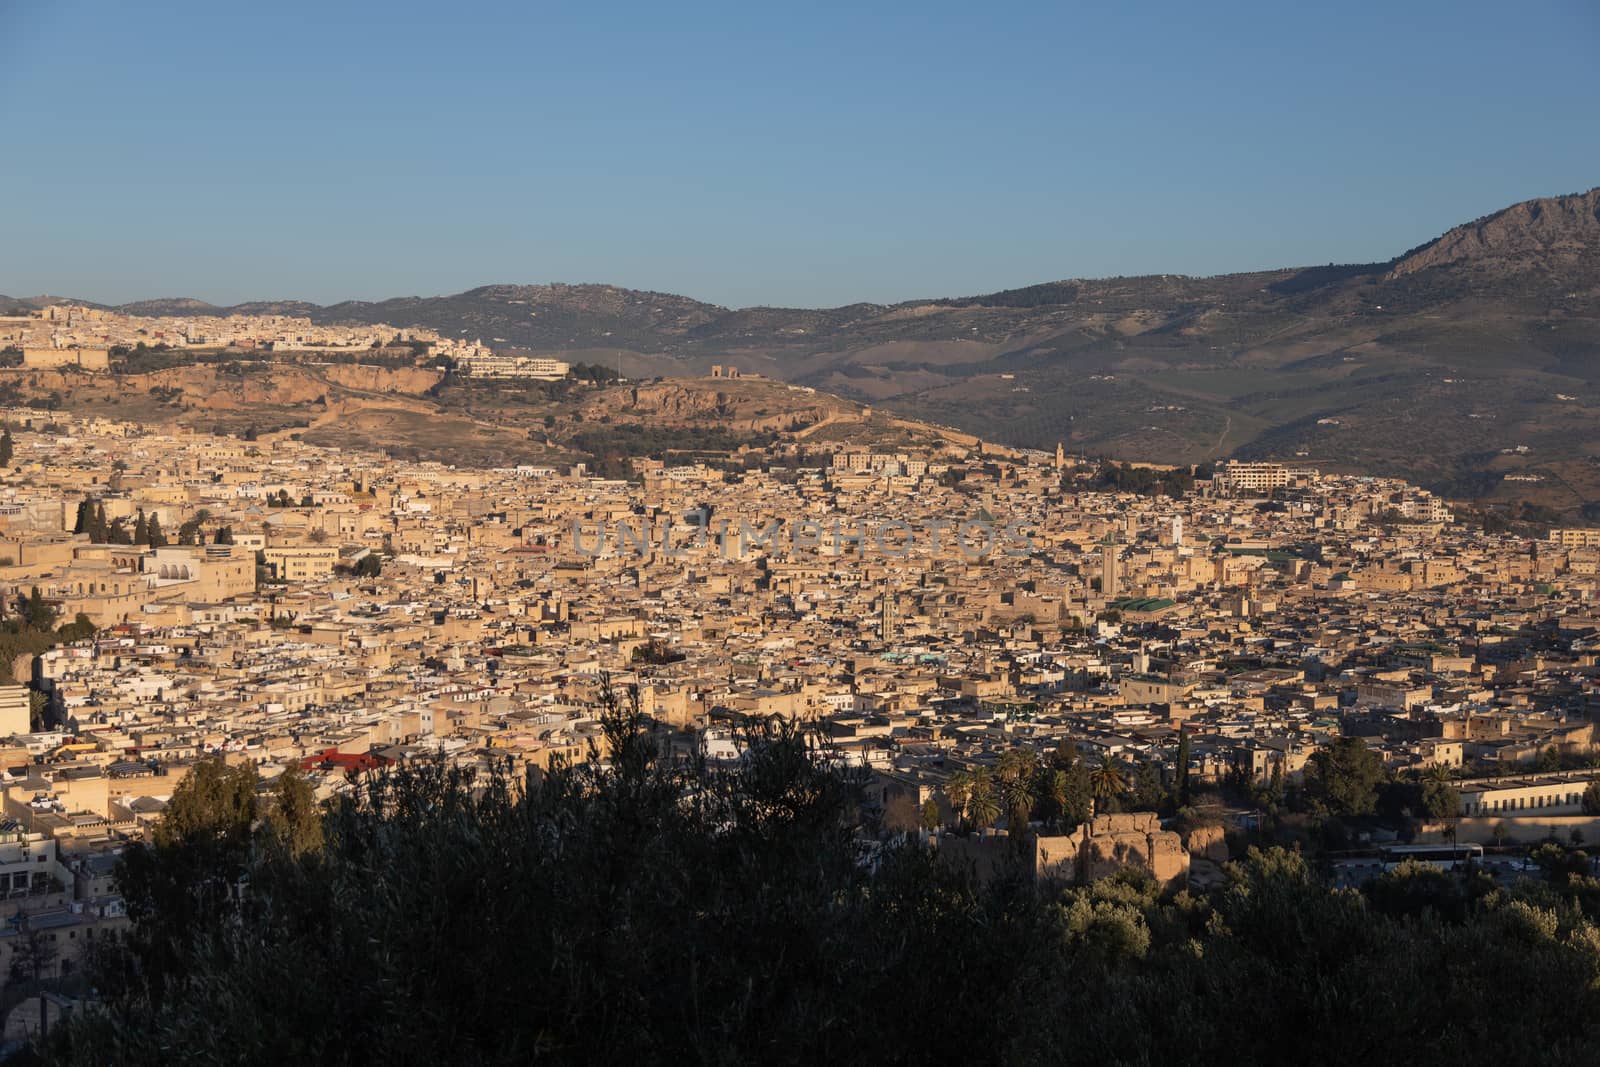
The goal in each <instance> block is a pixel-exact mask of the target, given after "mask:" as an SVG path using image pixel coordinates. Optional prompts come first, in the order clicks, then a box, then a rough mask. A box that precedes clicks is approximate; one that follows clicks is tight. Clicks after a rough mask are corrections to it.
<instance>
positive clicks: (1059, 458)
mask: <svg viewBox="0 0 1600 1067" xmlns="http://www.w3.org/2000/svg"><path fill="white" fill-rule="evenodd" d="M1066 469H1067V450H1066V449H1064V448H1062V447H1061V442H1060V441H1057V442H1056V473H1057V474H1060V473H1061V472H1062V471H1064V470H1066Z"/></svg>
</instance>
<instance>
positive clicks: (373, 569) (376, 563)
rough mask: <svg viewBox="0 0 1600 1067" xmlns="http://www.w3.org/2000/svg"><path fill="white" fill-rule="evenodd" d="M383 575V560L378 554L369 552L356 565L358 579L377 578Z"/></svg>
mask: <svg viewBox="0 0 1600 1067" xmlns="http://www.w3.org/2000/svg"><path fill="white" fill-rule="evenodd" d="M382 573H383V560H381V559H379V558H378V554H377V553H376V552H368V553H367V554H366V555H365V556H362V557H361V561H360V562H359V563H357V564H356V569H355V575H356V577H357V578H376V577H378V576H379V575H381V574H382Z"/></svg>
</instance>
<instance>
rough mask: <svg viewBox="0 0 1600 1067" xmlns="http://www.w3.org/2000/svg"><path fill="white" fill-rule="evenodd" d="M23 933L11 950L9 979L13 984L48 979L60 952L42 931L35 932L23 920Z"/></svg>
mask: <svg viewBox="0 0 1600 1067" xmlns="http://www.w3.org/2000/svg"><path fill="white" fill-rule="evenodd" d="M23 926H24V931H25V932H24V933H23V935H22V936H21V937H20V938H18V939H17V942H16V944H15V946H14V947H13V948H12V950H11V979H12V981H15V982H37V981H38V980H39V979H41V978H45V977H48V976H49V974H50V973H51V971H53V970H54V969H55V965H56V960H57V958H59V957H60V955H61V950H60V948H59V946H58V945H57V944H56V942H55V941H53V940H51V938H50V936H49V935H47V934H46V933H45V932H44V931H42V930H36V929H34V928H33V927H32V926H29V925H28V924H27V921H26V920H24V922H23Z"/></svg>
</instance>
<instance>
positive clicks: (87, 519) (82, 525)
mask: <svg viewBox="0 0 1600 1067" xmlns="http://www.w3.org/2000/svg"><path fill="white" fill-rule="evenodd" d="M93 529H94V501H93V499H91V498H89V497H84V498H83V499H82V500H80V501H78V517H77V519H76V520H74V521H73V523H72V532H73V533H75V534H86V533H90V532H91V531H92V530H93Z"/></svg>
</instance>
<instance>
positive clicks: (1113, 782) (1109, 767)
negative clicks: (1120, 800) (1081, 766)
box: [1090, 754, 1128, 800]
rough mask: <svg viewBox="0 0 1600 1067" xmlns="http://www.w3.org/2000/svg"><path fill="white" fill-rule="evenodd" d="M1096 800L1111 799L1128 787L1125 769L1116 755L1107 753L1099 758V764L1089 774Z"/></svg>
mask: <svg viewBox="0 0 1600 1067" xmlns="http://www.w3.org/2000/svg"><path fill="white" fill-rule="evenodd" d="M1090 783H1091V784H1092V786H1093V787H1094V796H1095V799H1096V800H1112V799H1114V798H1116V797H1119V796H1121V795H1122V794H1123V793H1124V792H1126V791H1127V788H1128V774H1127V769H1126V768H1125V767H1124V766H1123V763H1122V761H1121V760H1120V759H1118V758H1117V757H1116V756H1113V755H1110V754H1107V755H1105V756H1102V757H1101V758H1100V766H1098V767H1096V768H1095V769H1094V771H1093V773H1092V774H1091V776H1090Z"/></svg>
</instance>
